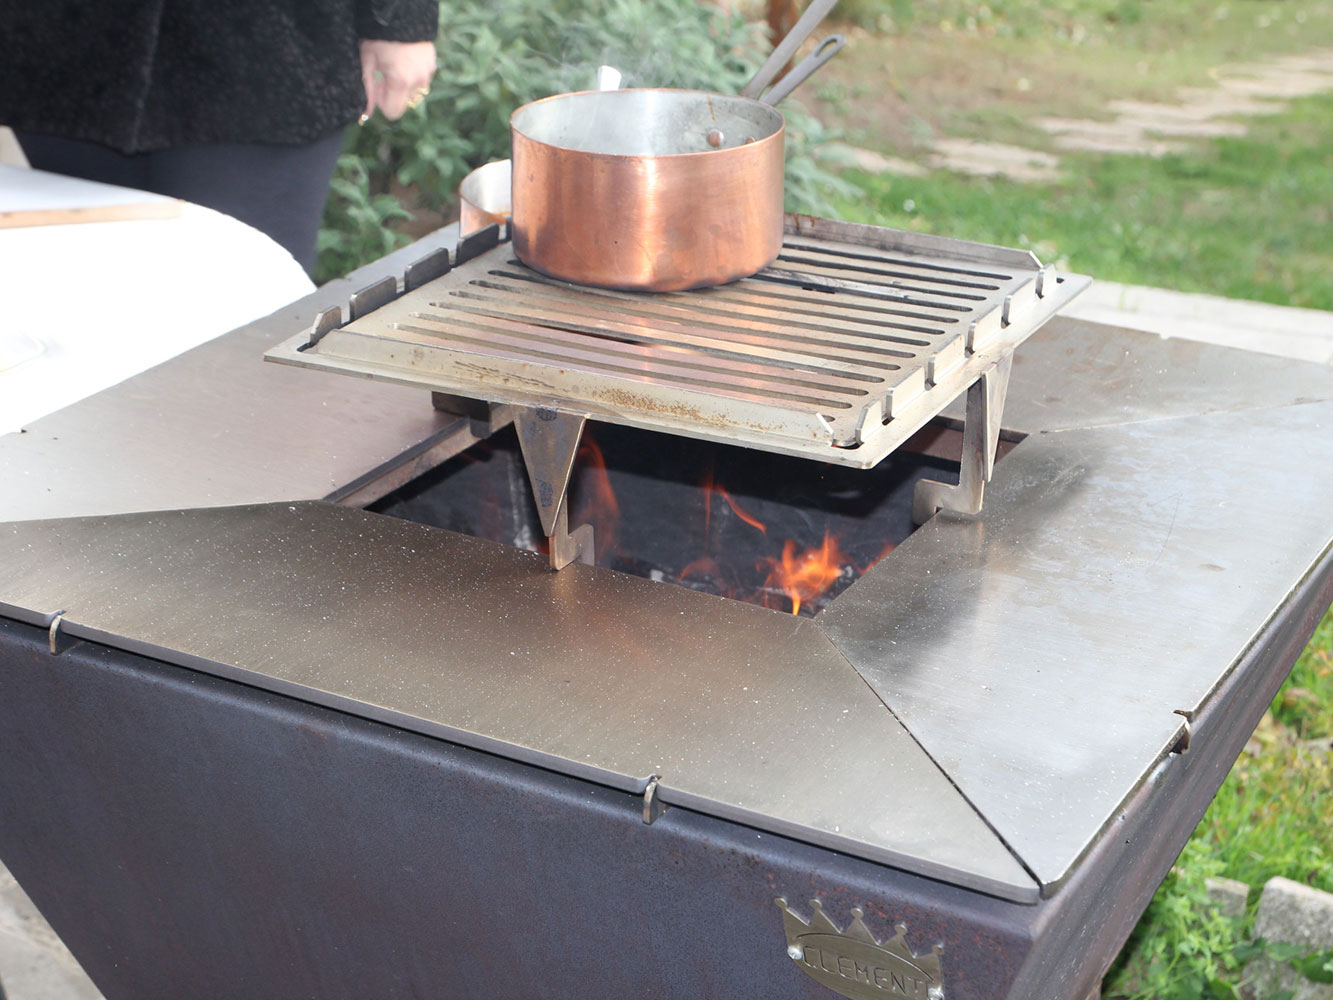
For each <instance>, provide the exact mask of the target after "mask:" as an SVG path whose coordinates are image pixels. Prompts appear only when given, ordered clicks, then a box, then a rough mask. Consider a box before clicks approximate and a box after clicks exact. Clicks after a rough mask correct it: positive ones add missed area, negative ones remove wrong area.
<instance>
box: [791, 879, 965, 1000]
mask: <svg viewBox="0 0 1333 1000" xmlns="http://www.w3.org/2000/svg"><path fill="white" fill-rule="evenodd" d="M774 902H776V903H777V905H778V906H779V907H780V908H781V910H782V923H783V927H784V929H785V930H786V932H787V956H788V957H789V958H790V959H791V960H792V961H793V962H795V963H796V967H797V968H798V969H800V970H801V971H802V972H804V973H805V974H806V975H807V976H809V977H810V978H811V979H813V980H815V981H816V982H817V983H820V984H821V985H824V986H827V987H828V988H829V989H831V990H833V992H835V993H838V994H841V995H842V996H845V997H848V998H850V1000H888V998H891V997H910V998H911V1000H944V984H943V982H942V981H941V979H940V955H941V953H942V952H943V951H944V947H943V946H942V945H938V944H937V945H935V947H934V948H932V949H931V951H930V952H929V953H928V954H925V955H916V954H913V952H912V949H911V948H909V947H908V946H907V925H906V924H903V923H900V924H897V925H896V926H895V928H894V930H895V931H896V932H897V933H896V934H895V935H894V936H893V937H891V938H889V939H888V940H886V941H883V942H880V941H877V940H875V936H874V935H873V934H871V933H870V928H868V927H867V926H866V924H865V919H864V914H863V913H862V912H861V910H860V909H858V908H856V907H853V908H852V911H851V912H852V922H851V923H850V924H848V925H847V929H846V930H845V931H844V930H839V929H838V925H837V924H835V923H834V922H833V921H832V920H830V919H829V917H828V915H827V914H826V913H825V912H824V907H823V904H822V903H820V901H819V900H817V899H812V900H810V907H811V909H812V910H813V911H814V914H813V916H812V917H811V918H810V920H809V921H805V920H802V919H801V918H800V917H798V916H797V915H796V914H795V913H794V912H792V910H791V908H790V907H789V906H787V901H786V900H785V899H781V898H779V899H777V900H774Z"/></svg>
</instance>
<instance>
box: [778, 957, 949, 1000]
mask: <svg viewBox="0 0 1333 1000" xmlns="http://www.w3.org/2000/svg"><path fill="white" fill-rule="evenodd" d="M801 958H802V961H804V962H805V964H806V965H808V966H810V968H812V969H821V970H823V971H824V972H827V973H832V974H833V975H835V976H841V977H842V978H843V979H850V980H852V981H853V982H857V983H865V984H866V985H868V986H873V987H874V988H875V989H879V990H884V991H885V992H886V993H888V994H889V995H890V996H905V997H922V998H924V997H926V996H927V995H928V993H927V990H928V988H929V980H928V979H926V978H923V977H922V976H920V975H913V974H912V973H910V972H905V971H904V972H895V971H893V970H892V969H885V968H882V967H881V966H878V965H872V964H869V963H864V964H863V963H861V962H857V961H855V960H853V959H850V958H848V957H847V956H846V955H839V954H837V953H836V952H832V951H825V950H824V949H823V948H817V947H815V946H814V945H806V946H805V948H804V950H803V951H802V953H801Z"/></svg>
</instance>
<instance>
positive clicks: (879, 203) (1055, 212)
mask: <svg viewBox="0 0 1333 1000" xmlns="http://www.w3.org/2000/svg"><path fill="white" fill-rule="evenodd" d="M1330 120H1333V96H1329V95H1323V96H1319V97H1311V98H1306V99H1304V100H1301V101H1298V102H1295V103H1293V105H1292V107H1291V110H1290V111H1289V112H1287V113H1286V114H1284V115H1281V116H1275V117H1273V118H1258V119H1254V120H1253V121H1252V123H1251V128H1250V133H1249V134H1248V135H1246V136H1243V137H1239V138H1227V139H1218V140H1214V141H1212V142H1207V143H1199V144H1197V145H1196V146H1194V147H1192V148H1191V149H1190V150H1189V151H1187V152H1182V153H1178V154H1172V155H1169V156H1163V157H1160V158H1154V157H1149V156H1096V155H1092V154H1072V153H1071V154H1066V155H1064V156H1063V157H1062V158H1061V167H1062V170H1063V172H1064V173H1063V176H1062V178H1061V179H1060V180H1059V181H1056V182H1052V183H1048V184H1030V183H1020V182H1017V181H1008V180H1002V179H985V178H976V177H970V176H965V175H958V174H950V173H944V172H936V173H932V174H930V175H928V176H925V177H899V176H893V175H887V174H885V175H870V174H863V173H849V174H848V175H847V176H848V178H849V179H851V180H852V181H853V182H854V183H856V185H857V186H858V187H859V188H860V189H861V194H860V196H859V197H857V198H854V199H844V200H842V201H840V202H839V203H838V205H837V207H836V211H837V214H839V215H840V216H842V217H844V218H847V219H851V220H855V221H861V222H874V223H878V224H881V225H889V226H897V227H900V228H905V229H916V230H922V231H926V232H937V233H943V234H947V235H950V236H958V237H962V238H964V239H972V240H979V241H982V242H986V243H1000V244H1003V245H1007V246H1021V247H1027V248H1031V249H1034V250H1035V251H1036V252H1037V255H1038V256H1039V257H1041V258H1043V259H1044V260H1047V259H1048V260H1057V259H1058V260H1061V261H1063V262H1065V263H1066V264H1067V265H1068V266H1069V267H1070V268H1072V269H1074V270H1079V271H1084V272H1086V273H1090V274H1094V275H1096V276H1097V277H1098V278H1101V279H1105V280H1110V281H1124V282H1134V283H1140V284H1146V285H1155V286H1158V287H1166V288H1175V289H1178V290H1181V291H1189V292H1210V293H1213V294H1216V295H1226V296H1229V297H1233V298H1245V299H1259V300H1263V301H1267V302H1276V303H1280V304H1283V305H1297V306H1306V307H1309V308H1315V309H1333V240H1330V239H1329V233H1330V232H1333V200H1331V199H1330V198H1329V197H1328V192H1329V191H1333V133H1330V131H1329V129H1328V125H1327V123H1328V122H1329V121H1330Z"/></svg>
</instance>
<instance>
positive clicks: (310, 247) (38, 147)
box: [17, 131, 343, 273]
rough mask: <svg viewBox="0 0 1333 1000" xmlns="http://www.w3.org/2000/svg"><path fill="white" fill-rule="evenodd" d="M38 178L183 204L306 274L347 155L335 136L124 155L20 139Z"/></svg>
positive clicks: (51, 139)
mask: <svg viewBox="0 0 1333 1000" xmlns="http://www.w3.org/2000/svg"><path fill="white" fill-rule="evenodd" d="M17 134H18V140H19V144H20V145H21V146H22V147H23V152H24V155H25V156H27V158H28V162H29V163H30V164H32V166H33V167H35V168H37V169H38V170H49V171H51V172H52V173H57V174H67V175H69V176H71V177H82V178H85V179H86V180H93V181H102V182H103V183H106V184H118V185H120V186H122V187H130V188H137V189H138V190H140V191H153V192H156V193H158V194H165V195H170V196H171V197H173V198H184V199H185V200H186V201H192V202H194V203H195V204H197V205H203V206H205V207H207V208H212V209H216V210H217V211H219V212H225V213H226V214H227V215H230V216H233V217H234V218H237V219H240V220H241V221H242V222H244V223H246V224H247V225H250V226H253V227H254V228H255V229H258V230H259V231H260V232H263V233H266V234H267V235H268V236H269V237H271V238H272V239H273V240H274V242H276V243H278V244H280V245H281V246H283V247H284V248H285V249H286V250H287V252H288V253H290V254H291V255H292V256H293V257H295V258H296V259H297V260H298V261H299V262H300V264H301V266H302V267H304V268H305V269H306V272H307V273H310V272H312V271H313V270H314V267H315V239H316V236H317V234H318V232H319V223H320V219H321V218H322V216H323V214H324V201H325V199H326V198H327V197H328V193H329V181H330V180H331V179H332V177H333V169H334V166H335V165H336V164H337V161H338V153H339V152H340V151H341V149H342V141H343V133H342V132H341V131H339V132H335V133H334V134H332V135H330V136H326V137H325V138H323V139H320V140H318V141H316V142H313V143H310V144H308V145H304V146H280V145H268V144H258V143H226V144H220V145H211V146H186V147H183V148H181V149H165V150H161V151H158V152H153V153H135V154H131V155H127V154H125V153H118V152H116V151H115V150H113V149H109V148H107V147H105V146H100V145H98V144H96V143H92V142H82V141H80V140H77V139H61V138H57V137H55V136H47V135H37V134H35V133H32V132H19V133H17Z"/></svg>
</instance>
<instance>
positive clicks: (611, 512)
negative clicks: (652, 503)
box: [566, 431, 620, 554]
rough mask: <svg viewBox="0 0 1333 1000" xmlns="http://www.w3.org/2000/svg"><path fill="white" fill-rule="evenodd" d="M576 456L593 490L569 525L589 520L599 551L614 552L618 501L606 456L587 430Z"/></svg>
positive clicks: (618, 518) (618, 514) (617, 523)
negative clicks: (586, 472) (585, 470)
mask: <svg viewBox="0 0 1333 1000" xmlns="http://www.w3.org/2000/svg"><path fill="white" fill-rule="evenodd" d="M575 457H576V459H577V460H578V461H580V462H582V463H584V464H585V465H586V467H587V470H588V480H589V484H590V485H591V487H592V489H591V496H589V497H588V498H587V499H586V500H585V501H584V502H583V504H582V505H581V509H580V513H579V516H578V517H577V518H571V520H570V524H571V526H572V525H574V524H584V523H589V522H590V523H591V524H592V526H593V539H594V541H595V544H596V545H597V550H598V552H600V553H602V554H606V553H609V552H613V551H615V548H616V528H617V526H618V525H619V523H620V501H619V500H617V499H616V493H615V490H613V489H612V488H611V477H610V476H608V475H607V474H606V459H605V457H604V456H603V455H602V449H601V448H600V447H599V446H598V444H597V442H596V441H595V440H594V439H593V437H592V435H591V434H589V433H587V432H586V431H585V433H584V435H583V440H582V441H580V442H579V448H578V452H577V453H576V456H575ZM566 502H568V501H566Z"/></svg>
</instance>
